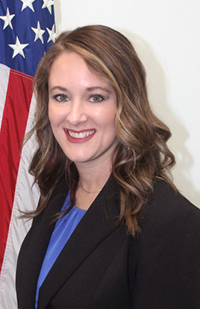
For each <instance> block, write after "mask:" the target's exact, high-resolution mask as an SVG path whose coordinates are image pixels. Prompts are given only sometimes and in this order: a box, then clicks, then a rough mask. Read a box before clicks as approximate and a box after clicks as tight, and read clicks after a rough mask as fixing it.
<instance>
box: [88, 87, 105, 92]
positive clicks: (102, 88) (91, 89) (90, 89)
mask: <svg viewBox="0 0 200 309" xmlns="http://www.w3.org/2000/svg"><path fill="white" fill-rule="evenodd" d="M94 90H103V91H106V92H109V93H110V91H109V89H107V88H104V87H100V86H93V87H88V88H86V91H94Z"/></svg>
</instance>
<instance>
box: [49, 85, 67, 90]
mask: <svg viewBox="0 0 200 309" xmlns="http://www.w3.org/2000/svg"><path fill="white" fill-rule="evenodd" d="M53 90H60V91H68V89H67V88H65V87H62V86H54V87H52V88H50V91H53Z"/></svg>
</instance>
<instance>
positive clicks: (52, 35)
mask: <svg viewBox="0 0 200 309" xmlns="http://www.w3.org/2000/svg"><path fill="white" fill-rule="evenodd" d="M47 31H48V33H49V38H48V41H47V43H48V42H50V41H53V43H54V42H55V40H56V33H55V25H53V27H52V29H51V30H50V29H49V28H47Z"/></svg>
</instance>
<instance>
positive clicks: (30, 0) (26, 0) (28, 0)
mask: <svg viewBox="0 0 200 309" xmlns="http://www.w3.org/2000/svg"><path fill="white" fill-rule="evenodd" d="M34 1H35V0H21V2H23V5H22V9H21V11H23V10H24V9H25V8H27V7H29V8H30V9H31V10H32V11H33V12H35V11H34V8H33V5H32V3H33V2H34Z"/></svg>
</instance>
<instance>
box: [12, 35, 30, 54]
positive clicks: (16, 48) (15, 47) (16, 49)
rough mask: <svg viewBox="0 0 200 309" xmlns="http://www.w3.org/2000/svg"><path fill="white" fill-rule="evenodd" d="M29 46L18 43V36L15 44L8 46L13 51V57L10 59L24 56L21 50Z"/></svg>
mask: <svg viewBox="0 0 200 309" xmlns="http://www.w3.org/2000/svg"><path fill="white" fill-rule="evenodd" d="M27 45H29V44H21V43H20V41H19V38H18V36H17V37H16V43H15V44H9V46H10V47H11V48H12V49H13V50H14V52H13V56H12V58H15V56H17V55H18V54H20V55H21V56H23V57H24V58H25V56H24V52H23V49H24V48H25V47H26V46H27Z"/></svg>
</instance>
